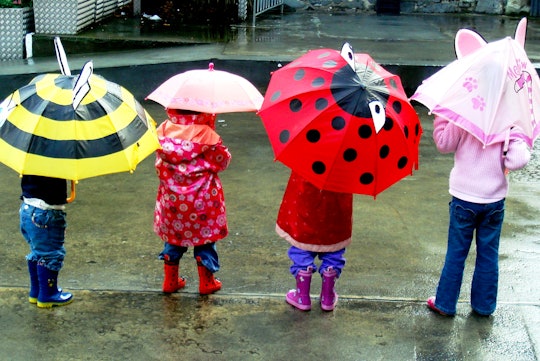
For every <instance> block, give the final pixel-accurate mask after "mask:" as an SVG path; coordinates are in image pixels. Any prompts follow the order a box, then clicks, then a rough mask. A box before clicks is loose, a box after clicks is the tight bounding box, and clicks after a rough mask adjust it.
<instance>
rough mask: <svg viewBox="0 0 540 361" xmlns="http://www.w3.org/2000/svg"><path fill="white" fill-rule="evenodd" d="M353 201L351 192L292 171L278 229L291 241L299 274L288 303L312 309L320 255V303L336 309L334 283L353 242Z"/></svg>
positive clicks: (294, 269) (295, 271)
mask: <svg viewBox="0 0 540 361" xmlns="http://www.w3.org/2000/svg"><path fill="white" fill-rule="evenodd" d="M352 203H353V195H352V194H350V193H336V192H330V191H325V190H320V189H318V188H316V187H315V186H314V185H312V184H311V183H309V182H307V181H306V180H304V179H303V178H302V177H300V176H299V175H298V174H296V173H294V172H293V173H292V174H291V176H290V178H289V183H288V184H287V189H286V190H285V194H284V196H283V201H282V203H281V207H280V209H279V213H278V218H277V223H276V231H277V233H278V234H279V235H280V236H281V237H282V238H284V239H285V240H287V241H288V242H289V243H290V244H291V247H290V248H289V251H288V255H289V258H290V259H291V261H292V265H291V267H290V271H291V274H292V275H293V276H294V277H295V278H296V289H293V290H291V291H289V292H288V293H287V296H286V301H287V303H289V304H291V305H292V306H294V307H296V308H298V309H300V310H303V311H308V310H310V309H311V299H310V296H309V291H310V287H311V276H312V273H314V272H316V271H317V265H316V264H315V258H317V257H318V258H319V259H320V260H321V265H320V267H319V269H318V270H319V273H320V274H321V277H322V289H321V295H320V305H321V308H322V309H323V310H325V311H331V310H333V309H334V307H335V305H336V303H337V299H338V295H337V293H336V292H335V290H334V285H335V282H336V280H337V278H339V276H340V275H341V271H342V269H343V267H344V266H345V258H344V254H345V248H346V247H347V246H348V245H349V244H350V243H351V235H352Z"/></svg>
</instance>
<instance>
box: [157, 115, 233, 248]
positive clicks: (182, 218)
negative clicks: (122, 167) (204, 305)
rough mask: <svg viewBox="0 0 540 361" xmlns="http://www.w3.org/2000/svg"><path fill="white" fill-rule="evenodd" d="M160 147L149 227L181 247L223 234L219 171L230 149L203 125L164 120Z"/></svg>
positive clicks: (223, 206) (224, 220)
mask: <svg viewBox="0 0 540 361" xmlns="http://www.w3.org/2000/svg"><path fill="white" fill-rule="evenodd" d="M158 136H159V141H160V143H161V146H162V149H160V150H158V151H157V156H156V162H155V167H156V171H157V174H158V177H159V187H158V193H157V200H156V206H155V211H154V231H155V232H156V234H157V235H158V236H159V237H160V238H161V239H162V240H163V241H165V242H167V243H170V244H173V245H176V246H183V247H192V246H199V245H202V244H205V243H211V242H216V241H218V240H220V239H222V238H224V237H226V236H227V234H228V228H227V217H226V212H225V199H224V194H223V188H222V185H221V181H220V179H219V177H218V174H217V173H218V172H220V171H223V170H225V169H226V168H227V166H228V165H229V162H230V159H231V155H230V153H229V151H228V149H227V148H226V147H225V146H224V145H223V143H222V140H221V138H220V137H219V135H218V134H217V133H216V132H215V131H214V130H212V128H210V127H209V126H208V125H204V124H191V125H185V124H178V122H172V121H170V120H166V121H165V122H164V123H162V124H161V125H160V126H159V127H158Z"/></svg>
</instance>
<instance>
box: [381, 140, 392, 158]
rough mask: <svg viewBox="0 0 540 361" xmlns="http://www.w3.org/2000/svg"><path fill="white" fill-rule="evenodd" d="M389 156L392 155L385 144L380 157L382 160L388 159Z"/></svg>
mask: <svg viewBox="0 0 540 361" xmlns="http://www.w3.org/2000/svg"><path fill="white" fill-rule="evenodd" d="M388 154H390V147H389V146H388V145H386V144H385V145H383V146H382V147H381V148H379V157H380V158H381V159H384V158H386V157H388Z"/></svg>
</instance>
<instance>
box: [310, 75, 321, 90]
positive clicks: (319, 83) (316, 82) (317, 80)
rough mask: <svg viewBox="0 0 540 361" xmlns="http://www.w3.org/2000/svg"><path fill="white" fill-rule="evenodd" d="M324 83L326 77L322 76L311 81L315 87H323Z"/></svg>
mask: <svg viewBox="0 0 540 361" xmlns="http://www.w3.org/2000/svg"><path fill="white" fill-rule="evenodd" d="M323 85H324V78H321V77H318V78H315V79H313V81H312V82H311V86H312V87H314V88H319V87H321V86H323Z"/></svg>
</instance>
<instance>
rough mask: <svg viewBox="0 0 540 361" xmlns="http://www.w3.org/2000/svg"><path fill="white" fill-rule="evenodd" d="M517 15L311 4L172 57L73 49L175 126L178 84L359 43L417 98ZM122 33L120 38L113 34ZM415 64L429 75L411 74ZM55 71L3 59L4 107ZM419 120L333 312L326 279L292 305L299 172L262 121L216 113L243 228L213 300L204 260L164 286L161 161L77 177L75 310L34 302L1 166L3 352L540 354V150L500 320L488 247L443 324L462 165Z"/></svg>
mask: <svg viewBox="0 0 540 361" xmlns="http://www.w3.org/2000/svg"><path fill="white" fill-rule="evenodd" d="M336 19H337V20H336ZM317 20H318V22H317ZM518 20H519V19H517V18H516V19H513V18H506V17H492V16H484V17H482V16H465V17H452V16H431V15H428V16H406V15H401V16H380V17H378V16H375V15H372V16H370V15H354V14H348V15H346V16H345V15H343V14H338V15H336V14H321V13H317V12H297V13H292V14H285V15H284V16H283V17H281V16H279V15H272V16H269V17H267V18H262V19H261V20H258V21H257V25H258V26H257V28H255V29H253V28H251V27H249V26H245V27H240V29H236V30H235V31H237V33H236V35H234V36H233V37H232V38H231V39H228V40H226V41H224V40H223V39H221V40H219V39H218V40H219V41H217V40H216V41H217V42H214V41H213V40H212V39H210V40H209V39H207V38H204V39H199V40H198V39H192V42H193V43H192V44H186V42H184V41H183V40H182V39H181V38H173V39H175V40H171V39H170V38H168V39H167V42H170V41H178V42H179V44H178V46H170V45H167V47H163V48H157V47H156V46H157V45H156V44H157V43H159V42H161V41H164V40H163V37H162V36H161V37H160V36H155V37H153V38H152V37H151V39H150V40H148V39H147V41H150V42H151V43H152V45H151V47H150V48H147V46H148V42H146V43H145V44H140V46H141V47H142V48H144V49H140V50H133V49H132V50H116V51H106V52H92V53H91V54H80V53H75V51H76V48H73V49H74V50H72V51H70V49H69V48H68V46H66V51H67V52H68V59H69V60H70V65H71V67H72V69H74V70H75V69H78V68H79V67H80V66H82V64H83V63H84V61H86V60H88V59H89V58H92V59H93V60H94V64H95V68H96V70H95V71H96V73H99V74H102V75H104V76H105V77H106V78H108V79H111V80H113V81H116V82H118V83H120V84H122V85H124V86H126V87H127V88H128V89H129V90H131V91H132V92H133V93H134V95H135V96H136V97H137V98H138V99H140V100H141V103H142V104H144V106H145V107H146V108H147V110H148V111H149V112H150V114H152V116H153V117H154V118H155V119H156V120H157V121H158V122H159V121H161V120H162V119H164V117H165V113H164V112H163V110H162V109H161V107H160V106H158V105H157V104H155V103H152V102H147V101H144V100H143V99H144V97H145V96H146V95H147V94H149V93H150V92H151V91H152V90H153V89H154V88H155V87H156V86H157V85H158V84H159V83H160V82H162V81H163V80H165V79H166V78H167V77H168V76H169V75H172V74H175V73H177V72H181V71H184V70H187V69H190V68H200V67H204V66H205V65H206V64H207V63H208V62H209V61H213V62H215V63H216V68H217V69H219V68H220V67H221V69H223V70H229V71H234V72H236V73H238V74H241V75H243V76H245V77H247V78H248V79H250V80H252V81H253V82H254V83H255V84H256V85H257V86H259V87H260V89H261V91H262V92H264V87H265V85H266V84H267V81H268V79H269V73H270V71H272V70H274V69H276V68H277V67H278V66H279V64H280V63H285V62H287V61H289V60H291V59H293V58H294V57H296V56H299V55H301V54H302V53H303V52H305V51H306V50H308V49H309V48H314V47H321V46H322V47H332V48H339V47H340V46H341V43H342V41H343V38H344V37H346V38H347V39H348V40H350V42H351V44H352V45H353V46H354V47H355V48H356V49H357V51H364V50H363V49H366V51H368V52H370V54H372V56H373V57H374V58H375V59H376V60H378V61H379V62H381V63H383V64H385V65H387V66H388V67H389V68H392V69H395V70H396V71H399V72H402V74H401V76H402V78H404V79H407V84H408V85H409V88H410V89H414V88H415V87H416V86H417V84H416V81H417V79H418V77H420V76H421V75H422V74H424V73H422V71H424V72H430V71H433V70H434V69H436V68H437V67H438V66H441V65H444V64H446V63H448V62H450V61H451V60H452V59H453V57H454V54H453V48H452V46H453V34H455V31H456V30H457V29H458V28H460V27H466V26H472V25H474V26H475V27H476V28H478V29H479V31H480V32H481V33H482V34H483V35H484V36H485V37H486V38H488V39H489V40H495V39H497V38H500V37H503V36H506V35H512V34H513V31H514V29H515V25H516V24H517V21H518ZM308 24H313V25H311V27H308ZM353 24H354V26H357V25H358V24H362V27H358V28H355V27H354V26H353ZM107 26H110V27H113V28H114V29H117V31H109V30H108V31H105V30H106V29H107ZM122 26H124V27H122ZM119 29H124V32H122V31H119ZM128 29H131V30H129V31H128ZM242 29H243V30H245V37H244V35H243V32H242V31H240V30H242ZM362 29H364V30H363V31H360V30H362ZM367 29H369V31H368V30H367ZM139 30H140V29H139ZM92 32H93V34H94V35H92ZM126 32H132V33H133V34H132V35H131V36H132V37H133V39H132V40H129V41H133V42H136V41H138V40H137V39H138V36H139V35H140V34H139V35H137V28H133V27H125V24H123V25H119V24H116V25H114V24H113V25H103V27H97V28H96V29H94V30H92V31H89V32H85V33H83V34H81V35H80V36H81V37H85V36H86V37H88V38H90V39H91V38H92V36H94V37H95V36H96V35H95V34H96V33H97V34H101V38H102V39H103V38H105V37H107V36H110V37H114V36H116V37H118V36H124V37H128V36H127V35H125V33H126ZM104 34H107V35H106V36H105V35H104ZM370 34H371V35H370ZM396 34H397V35H396ZM539 37H540V22H539V21H537V20H531V21H530V23H529V32H528V35H527V41H528V43H527V44H526V48H527V47H529V48H528V51H529V57H530V58H531V59H532V60H534V61H537V60H535V59H540V51H539V49H540V42H539V41H538V40H539ZM194 40H195V41H194ZM36 41H38V40H36ZM87 41H89V40H87ZM126 41H128V40H126ZM73 43H74V44H75V43H76V39H75V40H74V42H73ZM194 43H195V45H194ZM389 44H390V45H392V46H390V45H389ZM51 46H52V43H51ZM132 46H136V45H133V44H132ZM529 49H530V50H529ZM411 69H417V70H418V69H419V70H418V72H416V73H414V74H411V72H412V70H411ZM43 71H55V72H56V71H57V64H56V59H54V58H53V57H50V56H42V57H35V58H34V59H32V61H31V62H30V63H29V62H28V61H9V62H2V63H0V84H2V88H1V89H0V95H1V97H2V98H3V97H4V96H5V95H7V93H9V92H10V91H12V90H13V89H15V88H17V87H18V86H21V85H22V84H25V83H26V82H28V80H29V79H31V78H32V76H33V74H35V73H39V72H43ZM415 71H416V70H415ZM404 82H405V80H404ZM417 110H418V113H419V114H420V116H421V120H422V126H423V128H424V136H423V137H422V141H421V145H420V169H419V170H418V171H417V172H415V174H414V175H413V176H412V177H408V178H406V179H404V180H402V181H401V182H399V183H398V184H396V185H395V186H393V187H392V188H390V189H388V190H386V191H385V192H383V193H382V194H380V195H379V196H378V197H377V199H376V200H374V199H372V198H371V197H367V196H355V201H354V229H353V243H352V245H351V246H350V247H349V248H348V249H347V253H346V256H347V260H348V263H347V265H346V267H345V269H344V272H343V274H342V277H341V278H340V280H339V281H338V284H337V291H338V293H339V295H340V301H339V303H338V306H337V308H336V310H335V311H334V312H330V313H327V312H323V311H321V310H320V309H319V308H318V306H317V297H318V292H319V291H320V281H319V280H318V278H317V277H314V281H313V284H312V295H313V300H314V302H315V304H314V305H315V307H314V308H313V310H312V311H310V312H301V311H298V310H296V309H293V308H292V307H290V306H288V305H287V304H286V303H285V301H284V295H285V293H286V291H287V290H288V289H289V288H291V287H293V285H294V280H293V279H292V277H291V276H290V274H289V273H288V266H289V261H288V259H287V256H286V251H287V243H286V242H285V241H283V240H281V239H280V238H278V237H277V235H276V234H275V232H274V223H275V218H276V214H277V209H278V207H279V204H280V201H281V197H282V194H283V191H284V188H285V185H286V182H287V179H288V174H289V172H288V170H287V168H286V167H284V166H283V165H281V164H280V163H275V162H273V154H272V150H271V148H270V145H269V143H268V139H267V136H266V134H265V131H264V128H263V126H262V123H261V122H260V120H259V118H258V117H257V115H255V114H253V113H241V114H222V115H219V117H218V119H219V120H220V121H219V122H218V128H217V130H218V132H219V133H220V134H221V135H222V137H223V140H224V143H225V144H226V145H228V146H229V149H230V150H231V153H232V154H233V161H232V163H231V166H230V167H229V169H227V170H226V171H225V172H223V173H222V174H221V179H222V181H223V186H224V189H225V196H226V201H227V210H228V217H229V227H230V235H229V236H228V237H227V238H226V239H224V240H222V241H220V242H219V243H218V249H219V253H220V260H221V263H222V269H221V270H220V272H219V273H218V276H219V278H220V279H221V280H222V281H223V284H224V287H223V289H222V290H221V291H220V292H218V293H216V294H214V295H211V296H199V295H198V293H197V286H198V284H197V274H196V267H195V261H194V260H193V259H192V258H191V254H190V253H188V254H186V257H185V258H184V260H183V261H182V263H181V270H182V274H184V275H186V277H187V281H188V282H187V286H186V288H185V289H184V290H182V291H181V292H179V293H177V294H174V295H169V296H166V295H163V294H162V293H161V291H160V290H161V281H162V263H161V262H160V261H158V260H157V254H158V253H159V251H160V250H161V243H160V241H159V239H158V238H157V237H156V236H155V235H154V234H153V232H152V211H153V205H154V201H155V192H156V189H157V178H156V176H155V171H154V168H153V159H152V157H149V158H147V159H145V160H144V161H143V162H142V163H141V164H140V165H139V166H138V168H137V170H136V171H135V172H134V173H133V174H113V175H108V176H102V177H97V178H91V179H87V180H83V181H81V182H80V183H79V185H78V195H77V199H76V200H75V202H74V203H73V204H71V205H69V207H68V233H67V237H66V248H67V257H66V263H65V267H64V268H63V270H62V272H61V274H60V285H61V286H62V287H63V288H64V289H66V290H69V291H71V292H73V293H74V297H75V301H74V302H73V303H72V304H71V305H69V306H66V307H60V308H55V309H52V310H43V309H37V308H36V307H35V306H34V305H30V304H28V303H27V301H26V298H27V284H28V276H27V273H26V263H25V260H24V255H25V254H26V253H27V246H26V244H25V243H24V241H23V239H22V236H21V235H20V233H19V231H18V207H19V200H18V196H19V178H18V175H17V174H15V173H14V172H13V171H12V170H10V169H8V168H7V167H5V166H3V165H1V166H0V199H2V201H3V207H2V210H1V211H0V224H2V227H0V257H1V259H2V262H1V263H0V326H1V327H0V339H1V340H2V342H0V355H2V356H1V357H0V358H2V359H6V360H29V359H37V358H38V357H39V358H40V359H42V360H57V359H73V360H173V359H179V358H180V359H187V360H292V359H297V360H308V359H332V360H475V361H476V360H501V361H502V360H527V361H528V360H538V359H539V357H540V288H539V287H538V264H539V260H540V242H539V239H540V238H539V236H540V227H539V223H538V220H537V219H538V212H539V211H540V201H539V199H540V197H539V196H540V194H539V193H540V187H539V183H540V176H539V175H538V157H537V155H536V153H535V157H534V159H533V161H532V162H531V164H530V165H529V166H528V167H527V168H526V169H524V170H522V171H520V172H516V173H514V174H511V181H512V184H511V189H510V194H509V196H508V198H507V210H506V217H505V226H504V228H503V235H502V239H501V250H500V291H499V302H498V308H497V311H496V312H495V313H494V314H493V316H491V317H487V318H486V317H478V316H476V315H475V314H473V313H472V312H471V309H470V306H469V303H468V300H469V292H470V283H471V274H472V269H473V266H474V249H473V250H471V252H472V254H471V257H470V258H469V260H468V263H467V268H466V273H465V279H464V282H463V287H462V294H461V299H460V303H459V305H458V313H457V315H456V317H454V318H444V317H441V316H438V315H436V314H434V313H432V312H430V311H429V310H428V309H427V308H426V306H425V299H426V298H427V297H428V296H430V295H432V294H433V292H434V290H435V287H436V284H437V281H438V276H439V273H440V269H441V267H442V263H443V261H444V254H445V247H446V232H447V221H448V220H447V218H448V215H447V213H448V212H447V204H448V201H449V195H448V192H447V188H448V174H449V171H450V168H451V166H452V157H451V156H448V155H441V154H439V153H438V152H437V151H436V149H435V146H434V144H433V141H432V139H431V132H432V122H431V117H430V116H428V115H427V112H426V109H425V108H423V107H421V106H417Z"/></svg>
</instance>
